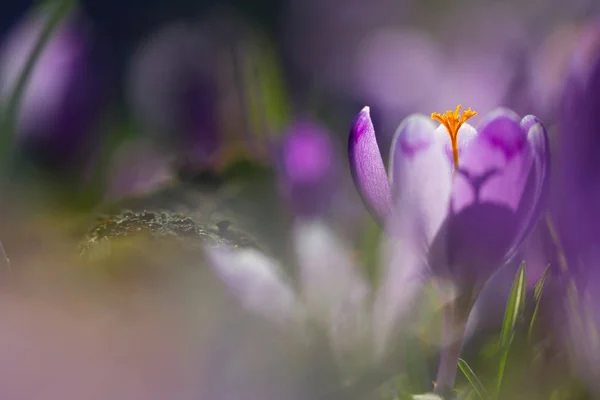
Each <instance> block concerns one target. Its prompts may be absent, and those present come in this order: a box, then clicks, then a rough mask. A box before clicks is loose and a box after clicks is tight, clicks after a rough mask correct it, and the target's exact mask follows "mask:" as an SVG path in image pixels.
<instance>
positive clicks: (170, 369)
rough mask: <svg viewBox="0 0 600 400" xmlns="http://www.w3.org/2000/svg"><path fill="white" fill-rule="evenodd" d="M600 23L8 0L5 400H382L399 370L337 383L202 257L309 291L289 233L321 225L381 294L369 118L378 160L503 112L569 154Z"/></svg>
mask: <svg viewBox="0 0 600 400" xmlns="http://www.w3.org/2000/svg"><path fill="white" fill-rule="evenodd" d="M599 11H600V2H598V1H596V0H571V1H570V2H565V1H558V0H526V1H523V0H506V1H497V0H458V1H453V2H447V1H438V0H370V1H364V0H363V1H361V0H229V1H219V0H169V1H167V0H146V1H143V0H119V1H115V0H105V1H96V0H81V1H78V2H77V1H74V0H46V1H42V2H33V1H24V0H5V1H4V2H3V3H2V6H1V12H0V38H1V41H0V105H1V109H0V110H1V112H2V115H1V118H0V123H1V124H2V125H1V128H0V219H1V223H0V240H1V241H2V244H3V247H4V250H3V252H2V253H3V254H4V253H5V254H4V256H2V257H0V258H2V263H1V266H2V270H1V271H0V298H1V299H2V300H1V301H0V321H2V322H1V323H0V398H2V399H63V400H65V399H124V400H125V399H144V400H149V399H182V400H184V399H238V398H239V399H245V400H249V399H295V398H298V399H300V398H302V399H309V398H310V399H313V398H315V399H321V398H323V399H326V398H357V399H358V398H367V397H368V396H371V395H372V393H373V392H374V390H375V389H377V388H379V387H380V386H381V385H382V384H384V383H386V382H388V381H389V380H390V379H392V378H394V377H395V376H396V375H397V372H398V371H397V368H398V366H399V365H400V363H398V362H396V359H393V358H392V359H391V360H388V361H389V362H387V361H386V363H380V364H379V366H378V367H377V368H372V365H369V366H368V367H364V368H363V367H361V368H362V369H361V368H359V367H356V368H354V367H353V368H350V367H347V366H348V365H352V366H354V365H355V364H353V363H342V365H345V366H346V367H347V368H346V369H344V368H340V359H339V358H337V356H336V355H335V354H331V352H332V350H331V348H330V347H331V346H330V345H329V344H327V343H328V340H326V339H324V338H323V337H321V336H322V332H319V329H318V328H314V327H308V328H306V329H307V330H309V331H311V332H312V330H313V329H314V330H315V331H316V333H315V332H313V333H311V334H308V333H306V332H303V333H301V334H300V333H298V332H295V334H289V331H287V330H285V329H282V328H281V327H280V326H279V325H273V324H270V323H265V322H264V321H262V320H261V319H257V318H256V317H254V316H252V315H251V313H249V312H248V310H247V309H245V308H244V307H241V306H240V305H239V304H238V303H237V302H236V301H234V298H233V297H232V296H230V295H229V292H228V291H227V290H225V288H224V287H223V285H222V284H221V283H220V282H218V280H217V279H216V277H215V276H214V274H213V273H212V272H211V271H210V270H209V269H208V268H206V267H205V266H204V262H203V261H202V259H203V258H202V254H203V248H202V247H203V246H205V245H208V246H213V245H214V246H217V245H222V244H226V245H231V246H234V247H236V248H244V249H254V250H257V251H260V253H261V254H266V255H268V256H269V257H271V258H272V259H273V260H277V261H278V262H279V263H280V264H281V270H282V272H283V273H284V275H285V276H287V277H288V278H289V281H290V282H292V284H291V286H292V287H294V283H293V282H296V279H297V278H298V275H299V273H298V266H297V264H298V260H296V259H295V257H294V246H297V242H296V241H295V239H294V232H297V230H296V227H297V224H298V223H299V221H306V220H311V221H314V220H319V221H322V222H323V221H324V223H326V224H327V226H328V227H329V228H330V229H331V231H332V232H334V233H335V235H336V236H337V237H339V238H340V240H342V241H343V242H344V243H347V244H348V247H349V248H350V249H352V250H350V251H349V253H351V254H350V256H349V257H350V258H351V259H352V260H357V261H358V263H359V264H362V265H363V266H364V267H361V268H362V273H363V274H364V276H365V277H367V280H368V281H369V282H370V281H373V280H374V279H375V277H377V276H378V270H377V267H376V265H378V262H379V256H380V254H379V240H380V237H381V232H380V229H379V228H378V227H377V226H376V224H375V223H374V222H373V221H372V219H371V217H370V216H369V214H368V212H367V211H366V209H365V207H364V206H363V204H362V202H361V200H360V197H359V195H358V193H357V192H356V189H355V188H354V185H353V183H352V178H351V175H350V171H349V169H348V161H347V153H346V149H347V141H348V132H349V129H350V125H351V123H352V119H353V117H354V116H355V115H356V114H357V113H358V112H359V111H360V109H362V107H363V106H365V105H369V106H370V107H371V116H372V118H373V122H374V125H375V130H376V132H377V140H378V143H379V147H380V149H381V154H382V156H383V158H384V162H385V163H386V164H387V158H388V154H389V148H390V143H391V140H392V136H393V134H394V131H395V129H396V127H397V126H398V124H399V123H400V122H401V121H402V120H403V119H404V118H405V117H406V116H408V115H410V114H412V113H416V112H418V113H423V114H425V115H430V113H432V112H444V111H445V110H448V109H454V108H455V107H456V105H458V104H463V106H464V108H467V107H471V108H472V109H473V110H476V111H477V112H478V113H479V115H478V116H476V117H474V118H473V125H477V123H478V121H479V120H480V119H481V116H484V115H485V114H486V113H487V112H488V111H490V110H492V109H494V108H496V107H499V106H505V107H508V108H511V109H513V110H515V111H516V112H517V113H519V114H520V115H525V114H535V115H537V116H538V117H539V118H541V119H542V120H543V121H544V123H545V124H546V127H547V128H548V131H549V135H550V139H551V146H552V147H553V148H554V147H556V143H555V140H556V132H557V126H558V124H559V122H560V115H561V112H562V109H561V101H562V98H563V97H562V96H563V92H564V86H565V82H566V81H567V77H568V76H569V71H570V68H571V67H572V65H573V63H580V64H584V65H590V64H591V63H592V62H594V61H595V59H596V56H597V54H598V51H600V34H599V33H598V32H599V31H598V26H597V24H598V21H597V19H596V18H597V15H598V12H599ZM578 65H579V64H578ZM536 254H537V253H536ZM0 255H1V254H0ZM328 262H331V263H335V262H336V261H335V260H333V261H332V260H329V259H328ZM544 262H545V261H540V264H543V263H544ZM538 267H539V266H538ZM540 268H542V269H543V267H540ZM511 277H512V276H511ZM265 279H267V278H265ZM269 279H270V278H269ZM261 288H262V287H261ZM508 288H510V286H508ZM257 290H258V289H257ZM260 290H263V289H260ZM273 290H275V289H273ZM277 290H280V289H277ZM281 290H283V289H281ZM286 290H287V289H286ZM507 290H508V289H507ZM277 293H279V294H281V293H280V292H277ZM286 293H287V292H286ZM279 294H278V295H279ZM281 296H284V295H283V294H281ZM274 298H277V299H279V297H274ZM282 298H285V296H284V297H282ZM274 301H275V300H274ZM281 301H282V303H281V304H283V303H284V300H281ZM498 309H499V310H500V311H497V313H498V314H499V315H500V316H499V319H500V321H501V319H502V313H503V307H499V308H498ZM424 310H427V311H422V312H421V314H420V316H419V318H418V322H414V326H415V329H413V330H411V331H418V332H420V333H419V334H418V335H416V337H417V339H414V338H413V339H411V340H417V341H418V342H419V343H420V348H421V350H422V352H423V353H422V354H421V355H420V356H419V357H417V358H418V359H419V360H420V361H419V363H418V367H417V364H410V363H409V370H411V371H412V372H415V371H417V370H418V371H422V372H423V373H422V374H421V375H420V376H419V378H417V379H413V381H411V382H413V383H411V385H413V386H411V389H410V390H412V391H413V392H412V393H416V392H425V391H428V390H430V386H431V380H432V378H431V376H433V374H434V372H435V361H431V360H435V359H436V358H435V357H436V349H437V347H436V340H434V339H432V337H434V336H435V334H431V333H430V332H428V330H430V329H434V328H432V327H431V325H428V324H434V323H433V322H431V321H432V320H434V319H435V318H433V317H434V316H435V315H436V312H437V310H432V309H431V307H430V308H427V307H426V306H424ZM434 326H435V324H434ZM413 333H414V332H413ZM307 337H309V338H310V339H307ZM307 343H308V344H307ZM406 347H408V348H410V347H411V345H410V344H407V345H406ZM361 357H363V356H362V355H361V356H360V357H359V358H361ZM401 358H402V359H404V360H408V359H410V357H409V356H407V355H406V354H404V353H403V355H402V356H401ZM411 360H412V359H411ZM411 362H412V361H411ZM415 363H416V361H415ZM356 364H357V365H358V364H361V363H356ZM382 365H383V366H382ZM400 369H402V368H400ZM515 371H516V370H515ZM415 374H416V373H415ZM415 374H413V375H415ZM515 374H518V372H515ZM409 375H410V374H409ZM402 379H405V378H402ZM406 379H408V378H406ZM533 381H534V380H532V381H531V382H533ZM402 382H404V381H402ZM461 382H462V381H461ZM531 382H530V384H531V385H533V386H535V385H536V383H531ZM536 382H539V381H536ZM577 382H579V381H577ZM519 384H520V383H519ZM519 384H517V383H515V385H516V386H515V387H517V388H518V387H520V386H518V385H519ZM577 384H578V383H577ZM573 385H575V386H577V385H576V384H573ZM569 387H570V386H569ZM577 387H578V386H577ZM577 390H579V389H577ZM577 390H576V389H572V391H571V392H569V393H580V392H578V391H577ZM377 393H379V392H377ZM386 393H388V392H386ZM389 393H392V394H389ZM389 393H388V394H387V395H386V396H391V397H387V398H401V397H399V396H400V394H398V392H397V391H392V392H389ZM524 393H529V392H527V391H525V392H524ZM381 396H383V395H381ZM394 396H396V397H394ZM540 396H541V397H540V398H544V397H542V395H540ZM374 398H380V397H374ZM507 398H508V397H507ZM523 398H526V397H523ZM527 398H533V397H527ZM561 398H563V397H561ZM564 398H586V397H576V395H573V397H568V396H567V397H564ZM590 398H593V397H590Z"/></svg>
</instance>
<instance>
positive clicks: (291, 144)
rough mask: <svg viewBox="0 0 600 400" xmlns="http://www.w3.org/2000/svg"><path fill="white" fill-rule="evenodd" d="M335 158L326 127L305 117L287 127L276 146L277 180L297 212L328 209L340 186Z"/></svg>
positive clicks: (310, 213)
mask: <svg viewBox="0 0 600 400" xmlns="http://www.w3.org/2000/svg"><path fill="white" fill-rule="evenodd" d="M338 167H339V165H338V159H337V157H336V154H335V148H334V145H333V143H332V141H331V139H330V138H329V135H328V132H327V131H326V130H325V128H323V127H321V126H319V125H318V124H316V123H314V122H310V121H307V120H303V121H299V122H296V123H294V124H293V125H292V126H290V127H289V129H288V131H287V133H286V134H285V135H284V137H283V138H282V142H281V144H280V148H279V168H278V172H279V181H280V188H281V192H282V196H283V198H284V199H285V200H286V202H287V204H288V206H289V207H290V208H291V210H292V211H293V212H294V213H295V214H296V215H301V216H320V215H323V214H324V213H326V212H327V211H329V209H330V206H331V201H332V200H333V197H334V195H335V193H336V189H338V188H339V186H340V185H339V179H340V176H339V171H338Z"/></svg>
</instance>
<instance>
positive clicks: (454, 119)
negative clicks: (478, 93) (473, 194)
mask: <svg viewBox="0 0 600 400" xmlns="http://www.w3.org/2000/svg"><path fill="white" fill-rule="evenodd" d="M461 107H462V104H459V105H458V106H457V107H456V110H454V111H452V110H448V111H446V112H445V113H444V114H438V113H432V114H431V119H433V120H436V121H438V122H439V123H440V124H442V125H444V126H445V127H446V130H447V131H448V134H449V135H450V142H451V143H452V156H453V158H454V169H455V170H458V130H459V129H460V127H461V126H462V124H464V123H465V122H467V120H468V119H469V118H471V117H474V116H475V115H477V113H476V112H475V111H473V110H471V108H470V107H469V108H468V109H467V111H465V112H463V113H462V116H461V115H460V108H461Z"/></svg>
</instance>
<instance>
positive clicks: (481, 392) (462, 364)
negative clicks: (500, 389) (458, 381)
mask: <svg viewBox="0 0 600 400" xmlns="http://www.w3.org/2000/svg"><path fill="white" fill-rule="evenodd" d="M458 367H459V368H460V370H461V371H462V373H463V374H464V375H465V377H466V378H467V380H468V381H469V383H470V384H471V386H472V387H473V389H474V390H475V392H476V393H477V396H478V397H479V399H480V400H488V399H489V398H490V395H489V394H488V392H487V390H485V388H484V387H483V384H482V383H481V381H480V380H479V378H478V377H477V375H475V372H473V370H472V369H471V367H470V366H469V364H467V362H466V361H465V360H463V359H462V358H459V359H458Z"/></svg>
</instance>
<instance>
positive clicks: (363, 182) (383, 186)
mask: <svg viewBox="0 0 600 400" xmlns="http://www.w3.org/2000/svg"><path fill="white" fill-rule="evenodd" d="M348 158H349V161H350V171H351V172H352V178H353V179H354V183H355V185H356V187H357V188H358V191H359V193H360V195H361V196H362V198H363V201H364V202H365V203H366V205H367V207H368V208H369V209H370V210H371V212H372V213H373V215H374V217H375V218H376V219H377V220H379V221H380V222H381V221H383V220H384V219H385V218H386V217H387V215H388V214H389V213H390V210H391V204H392V200H391V192H390V184H389V181H388V177H387V174H386V171H385V166H384V165H383V159H382V158H381V153H380V151H379V146H378V145H377V140H376V137H375V129H374V128H373V122H372V121H371V116H370V114H369V107H365V108H363V109H362V110H361V112H360V113H359V114H358V115H357V116H356V118H355V119H354V122H353V123H352V128H351V129H350V137H349V138H348Z"/></svg>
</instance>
